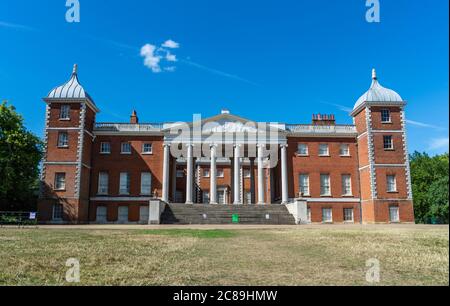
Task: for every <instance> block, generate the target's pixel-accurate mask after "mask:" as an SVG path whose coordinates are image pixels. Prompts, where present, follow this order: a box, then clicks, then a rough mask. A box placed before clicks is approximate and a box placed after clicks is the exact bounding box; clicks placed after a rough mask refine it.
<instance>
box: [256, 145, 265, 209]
mask: <svg viewBox="0 0 450 306" xmlns="http://www.w3.org/2000/svg"><path fill="white" fill-rule="evenodd" d="M263 155H264V145H258V158H257V159H258V204H265V203H266V199H265V196H264V181H265V175H264V167H263Z"/></svg>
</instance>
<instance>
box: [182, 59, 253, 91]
mask: <svg viewBox="0 0 450 306" xmlns="http://www.w3.org/2000/svg"><path fill="white" fill-rule="evenodd" d="M180 62H182V63H184V64H187V65H189V66H192V67H195V68H198V69H201V70H204V71H207V72H210V73H212V74H216V75H220V76H223V77H226V78H230V79H233V80H237V81H241V82H244V83H248V84H251V85H254V86H260V85H259V84H257V83H255V82H252V81H249V80H247V79H244V78H241V77H240V76H237V75H234V74H230V73H227V72H223V71H220V70H217V69H213V68H209V67H206V66H203V65H201V64H198V63H195V62H192V61H190V60H183V59H182V60H180Z"/></svg>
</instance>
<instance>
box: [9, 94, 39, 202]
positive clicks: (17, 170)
mask: <svg viewBox="0 0 450 306" xmlns="http://www.w3.org/2000/svg"><path fill="white" fill-rule="evenodd" d="M41 158H42V142H41V140H40V139H39V138H38V137H36V136H35V135H33V134H32V133H31V132H29V131H27V130H26V128H25V126H24V123H23V118H22V116H20V115H19V114H18V113H17V112H16V110H15V108H14V107H13V106H12V105H8V104H7V102H6V101H4V102H2V103H1V104H0V210H29V209H33V208H34V206H35V202H36V198H37V191H38V189H39V162H40V160H41Z"/></svg>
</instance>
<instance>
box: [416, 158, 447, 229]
mask: <svg viewBox="0 0 450 306" xmlns="http://www.w3.org/2000/svg"><path fill="white" fill-rule="evenodd" d="M410 160H411V180H412V189H413V196H414V213H415V217H416V222H418V223H434V222H439V223H448V222H449V220H448V218H449V207H448V202H449V200H448V198H449V185H448V184H449V177H448V174H449V168H448V166H449V155H448V153H446V154H443V155H437V156H434V157H430V156H428V155H427V154H426V153H419V152H414V153H413V154H412V155H411V156H410Z"/></svg>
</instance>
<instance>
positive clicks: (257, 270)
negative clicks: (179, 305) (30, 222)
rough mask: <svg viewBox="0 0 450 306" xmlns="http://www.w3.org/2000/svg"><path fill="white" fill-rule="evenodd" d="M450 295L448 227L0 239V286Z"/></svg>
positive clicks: (21, 232)
mask: <svg viewBox="0 0 450 306" xmlns="http://www.w3.org/2000/svg"><path fill="white" fill-rule="evenodd" d="M68 258H77V259H79V261H80V264H81V268H80V269H81V282H80V283H79V284H80V285H371V284H369V283H368V282H366V271H367V269H368V268H367V267H366V261H367V260H368V259H370V258H376V259H378V260H379V262H380V275H381V280H380V283H378V284H379V285H447V286H448V285H449V276H448V273H449V233H448V227H426V228H424V227H421V228H415V227H407V228H401V227H395V228H386V227H380V228H375V229H370V230H365V229H361V228H339V227H336V228H328V227H327V228H301V227H299V228H288V229H286V228H283V229H274V228H270V229H247V230H242V229H229V230H228V229H218V230H200V229H178V230H177V229H167V230H148V229H132V230H123V229H116V230H99V229H90V230H86V229H11V228H10V229H5V228H3V229H0V285H68V283H66V282H65V274H66V270H67V269H68V268H67V267H66V266H65V263H66V260H67V259H68Z"/></svg>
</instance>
